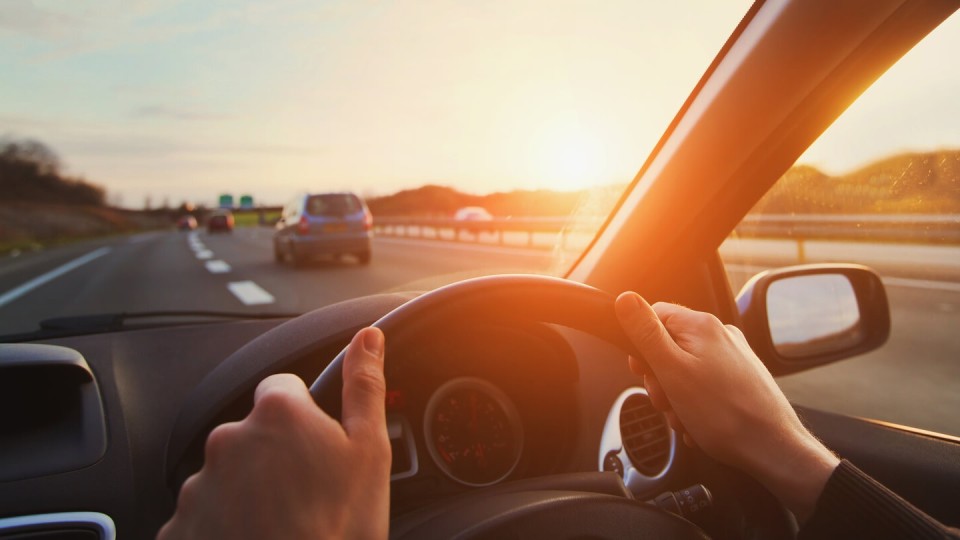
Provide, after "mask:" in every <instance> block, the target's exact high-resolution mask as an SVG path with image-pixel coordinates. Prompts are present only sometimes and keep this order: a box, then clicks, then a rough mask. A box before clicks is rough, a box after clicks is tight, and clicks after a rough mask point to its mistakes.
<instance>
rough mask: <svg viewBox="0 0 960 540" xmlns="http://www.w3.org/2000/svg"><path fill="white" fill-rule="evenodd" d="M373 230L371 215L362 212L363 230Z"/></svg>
mask: <svg viewBox="0 0 960 540" xmlns="http://www.w3.org/2000/svg"><path fill="white" fill-rule="evenodd" d="M372 228H373V214H371V213H370V212H364V214H363V230H365V231H369V230H370V229H372Z"/></svg>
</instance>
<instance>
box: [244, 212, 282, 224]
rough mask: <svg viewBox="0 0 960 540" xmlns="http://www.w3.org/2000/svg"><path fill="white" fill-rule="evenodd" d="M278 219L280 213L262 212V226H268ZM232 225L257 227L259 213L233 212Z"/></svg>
mask: <svg viewBox="0 0 960 540" xmlns="http://www.w3.org/2000/svg"><path fill="white" fill-rule="evenodd" d="M278 219H280V212H277V211H272V212H263V225H266V226H269V225H270V224H273V223H274V222H276V221H277V220H278ZM233 225H234V226H235V227H258V226H260V225H261V223H260V212H257V211H247V212H235V213H234V214H233Z"/></svg>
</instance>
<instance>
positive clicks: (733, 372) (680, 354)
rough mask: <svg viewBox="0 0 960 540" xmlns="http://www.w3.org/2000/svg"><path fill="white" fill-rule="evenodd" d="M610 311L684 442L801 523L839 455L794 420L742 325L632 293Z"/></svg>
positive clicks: (635, 362) (649, 386) (655, 400)
mask: <svg viewBox="0 0 960 540" xmlns="http://www.w3.org/2000/svg"><path fill="white" fill-rule="evenodd" d="M616 312H617V318H618V319H619V320H620V324H621V325H622V326H623V329H624V331H625V332H626V333H627V335H628V336H629V337H630V339H631V340H632V341H633V343H634V345H636V347H637V349H638V350H639V351H640V352H641V353H642V354H643V359H642V360H641V359H637V358H631V359H630V365H631V368H632V369H633V370H634V371H635V372H637V373H638V374H641V375H643V378H644V386H645V387H646V388H647V392H648V393H649V394H650V399H651V400H652V401H653V404H654V406H655V407H657V408H658V409H660V410H661V411H663V412H664V413H665V415H666V416H667V419H668V421H669V422H670V424H671V426H672V427H674V429H676V430H677V431H678V432H681V433H683V437H684V440H685V441H687V443H688V444H696V445H697V446H699V447H700V448H701V449H703V450H704V451H705V452H706V453H708V454H709V455H711V456H712V457H713V458H714V459H717V460H718V461H721V462H723V463H726V464H728V465H731V466H734V467H737V468H739V469H741V470H743V471H744V472H746V473H748V474H750V475H751V476H753V477H754V478H756V479H757V480H759V481H760V482H761V483H763V484H764V485H765V486H766V487H767V489H769V490H770V491H771V492H772V493H774V494H775V495H777V497H778V498H779V499H780V500H781V502H782V503H783V504H784V505H785V506H786V507H787V508H789V509H790V510H791V511H793V513H794V514H796V516H797V518H798V519H800V520H801V521H803V520H804V519H805V518H806V517H807V516H809V515H810V514H811V513H812V512H813V509H814V508H815V506H816V501H817V499H818V498H819V497H820V493H821V492H822V491H823V487H824V486H825V485H826V483H827V480H828V479H829V478H830V475H831V474H832V473H833V470H834V469H835V468H836V466H837V465H838V464H839V463H840V460H839V459H838V458H837V457H836V456H835V455H833V454H832V453H831V452H830V451H829V450H828V449H827V448H826V447H825V446H823V444H821V443H820V441H818V440H817V439H816V438H815V437H814V436H813V435H812V434H810V432H809V431H807V429H806V428H805V427H804V426H803V424H802V423H801V422H800V419H799V418H798V417H797V414H796V412H795V411H794V410H793V407H792V406H791V405H790V403H789V402H788V401H787V398H786V396H784V395H783V392H781V391H780V387H779V386H777V383H776V381H774V379H773V376H772V375H771V374H770V372H769V371H768V370H767V368H766V367H765V366H764V365H763V362H761V361H760V359H759V358H758V357H757V355H756V354H755V353H754V352H753V350H752V349H751V348H750V345H749V344H748V343H747V340H746V338H744V336H743V333H742V332H740V330H739V329H738V328H736V327H735V326H732V325H724V324H723V323H722V322H720V320H719V319H717V318H716V317H715V316H713V315H711V314H709V313H702V312H699V311H693V310H691V309H687V308H685V307H681V306H678V305H675V304H667V303H662V302H658V303H656V304H654V305H653V306H651V305H650V304H648V303H647V302H646V301H645V300H644V299H643V298H641V297H640V295H638V294H636V293H632V292H625V293H623V294H621V295H620V296H619V297H618V298H617V301H616Z"/></svg>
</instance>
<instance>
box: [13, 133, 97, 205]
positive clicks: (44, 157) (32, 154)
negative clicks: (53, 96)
mask: <svg viewBox="0 0 960 540" xmlns="http://www.w3.org/2000/svg"><path fill="white" fill-rule="evenodd" d="M0 193H2V194H3V200H4V201H32V202H47V203H60V204H75V205H88V206H105V205H106V196H107V192H106V190H105V189H104V188H103V187H102V186H99V185H96V184H92V183H90V182H87V181H86V180H85V179H83V178H79V177H73V176H68V175H66V174H64V172H63V170H62V162H61V161H60V158H59V156H57V154H56V152H54V151H53V150H52V149H51V148H50V147H48V146H47V145H45V144H43V143H42V142H39V141H36V140H32V139H21V140H12V139H6V140H0Z"/></svg>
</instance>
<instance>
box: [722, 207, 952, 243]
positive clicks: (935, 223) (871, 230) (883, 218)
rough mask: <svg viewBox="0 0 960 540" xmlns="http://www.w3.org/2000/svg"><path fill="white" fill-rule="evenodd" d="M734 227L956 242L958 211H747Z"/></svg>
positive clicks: (792, 234) (767, 233)
mask: <svg viewBox="0 0 960 540" xmlns="http://www.w3.org/2000/svg"><path fill="white" fill-rule="evenodd" d="M735 231H736V233H737V235H738V236H740V237H746V238H787V239H792V240H797V239H803V240H867V239H869V240H872V241H884V242H909V243H919V244H957V243H960V214H942V215H931V214H862V215H858V214H836V215H833V214H766V215H747V216H746V217H745V218H744V219H743V221H741V222H740V224H739V225H737V227H736V229H735Z"/></svg>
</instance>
